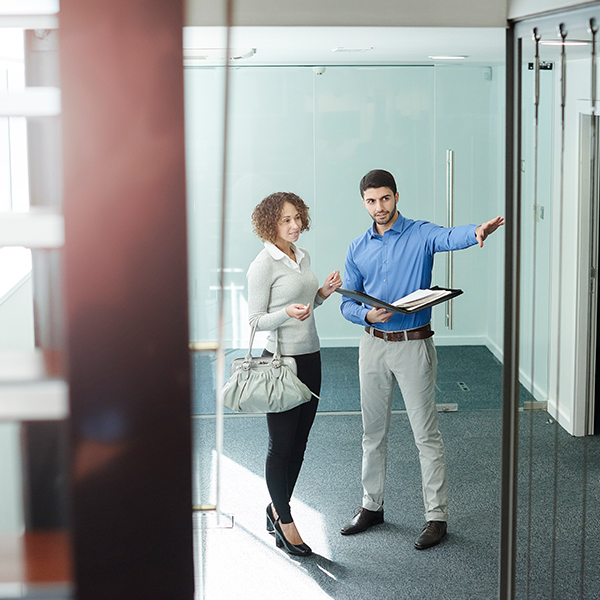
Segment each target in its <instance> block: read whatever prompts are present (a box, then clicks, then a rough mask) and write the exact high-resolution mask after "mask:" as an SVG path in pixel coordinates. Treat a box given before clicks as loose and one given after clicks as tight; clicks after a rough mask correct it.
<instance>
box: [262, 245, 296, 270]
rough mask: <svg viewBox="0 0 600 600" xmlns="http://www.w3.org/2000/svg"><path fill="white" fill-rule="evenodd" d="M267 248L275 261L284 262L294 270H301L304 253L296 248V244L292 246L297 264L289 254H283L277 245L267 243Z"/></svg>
mask: <svg viewBox="0 0 600 600" xmlns="http://www.w3.org/2000/svg"><path fill="white" fill-rule="evenodd" d="M265 248H266V250H267V252H268V253H269V254H270V255H271V256H272V257H273V258H274V259H275V260H281V261H283V263H284V264H286V265H288V266H289V267H291V268H292V269H298V270H299V269H300V263H301V262H302V259H303V258H304V252H302V250H300V248H298V247H296V246H294V244H291V248H292V250H293V251H294V254H295V255H296V261H297V262H294V261H293V260H292V259H291V258H290V257H289V256H287V254H285V252H282V251H281V250H280V249H279V248H278V247H277V246H276V245H275V244H272V243H271V242H265Z"/></svg>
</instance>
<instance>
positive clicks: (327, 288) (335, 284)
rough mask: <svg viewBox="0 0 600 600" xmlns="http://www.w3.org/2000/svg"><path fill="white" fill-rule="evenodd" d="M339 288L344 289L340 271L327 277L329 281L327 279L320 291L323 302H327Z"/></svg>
mask: <svg viewBox="0 0 600 600" xmlns="http://www.w3.org/2000/svg"><path fill="white" fill-rule="evenodd" d="M339 287H342V278H341V277H340V272H339V271H334V272H333V273H331V274H329V275H328V276H327V279H325V283H324V284H323V287H322V288H320V289H319V296H321V298H323V300H326V299H327V298H329V296H331V294H333V292H335V290H336V289H337V288H339Z"/></svg>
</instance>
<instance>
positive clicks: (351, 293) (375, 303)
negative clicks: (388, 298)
mask: <svg viewBox="0 0 600 600" xmlns="http://www.w3.org/2000/svg"><path fill="white" fill-rule="evenodd" d="M429 289H431V290H446V291H448V292H450V294H448V295H447V296H443V297H442V298H436V299H435V300H431V301H430V302H426V303H425V304H423V305H421V306H419V307H418V308H415V309H406V308H400V307H399V306H394V305H393V304H388V303H387V302H384V301H383V300H378V299H377V298H374V297H373V296H369V295H368V294H365V293H364V292H358V291H357V290H345V289H343V288H338V289H337V290H335V291H336V292H338V294H342V296H347V297H348V298H352V300H356V301H357V302H360V303H361V304H366V305H368V306H372V307H374V308H385V309H386V310H387V311H388V312H395V313H399V314H401V315H414V314H415V313H418V312H420V311H422V310H425V309H426V308H431V307H432V306H435V305H436V304H442V302H447V301H448V300H452V298H456V296H460V295H461V294H462V293H463V291H462V290H458V289H450V288H443V287H439V286H437V285H434V286H433V287H431V288H429Z"/></svg>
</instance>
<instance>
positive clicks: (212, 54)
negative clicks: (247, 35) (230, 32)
mask: <svg viewBox="0 0 600 600" xmlns="http://www.w3.org/2000/svg"><path fill="white" fill-rule="evenodd" d="M255 54H256V48H229V51H228V50H227V48H184V49H183V58H184V59H185V60H207V61H211V60H214V61H226V60H227V58H229V59H230V60H241V59H243V58H250V57H252V56H254V55H255Z"/></svg>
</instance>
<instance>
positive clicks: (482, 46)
mask: <svg viewBox="0 0 600 600" xmlns="http://www.w3.org/2000/svg"><path fill="white" fill-rule="evenodd" d="M504 40H505V30H504V29H503V28H452V27H448V28H435V27H232V28H231V40H230V44H229V48H232V49H233V51H232V52H230V56H238V55H242V54H248V53H249V51H251V50H252V49H255V50H256V53H255V54H254V55H253V56H251V57H249V58H239V59H235V60H233V61H232V62H234V63H235V64H239V65H313V66H315V65H325V66H327V65H342V64H345V65H348V64H352V65H389V64H419V65H423V64H435V63H438V62H439V61H435V60H432V59H430V58H429V57H430V56H439V55H452V56H456V55H462V56H466V57H467V58H466V59H464V60H462V61H453V62H461V63H471V64H486V65H487V64H499V63H503V62H504ZM183 42H184V43H183V45H184V58H185V59H186V60H185V64H186V65H188V66H201V65H218V64H224V62H225V57H226V54H227V53H226V51H225V50H223V49H224V48H227V41H226V29H225V28H224V27H185V28H184V32H183ZM334 48H344V49H346V51H344V52H340V51H338V52H333V49H334ZM367 49H368V50H367ZM348 50H353V51H348ZM357 50H360V51H357ZM194 56H196V57H205V58H196V59H194V58H193V57H194Z"/></svg>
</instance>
